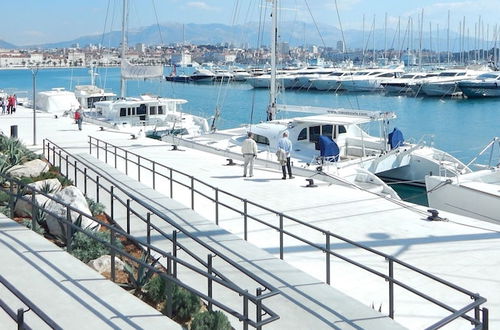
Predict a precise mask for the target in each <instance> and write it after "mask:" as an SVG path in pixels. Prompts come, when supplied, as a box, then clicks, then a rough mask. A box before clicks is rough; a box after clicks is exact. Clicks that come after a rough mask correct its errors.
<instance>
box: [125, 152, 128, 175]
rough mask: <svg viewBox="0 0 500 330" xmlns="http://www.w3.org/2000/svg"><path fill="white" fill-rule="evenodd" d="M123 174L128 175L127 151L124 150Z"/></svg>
mask: <svg viewBox="0 0 500 330" xmlns="http://www.w3.org/2000/svg"><path fill="white" fill-rule="evenodd" d="M125 174H127V175H128V151H127V150H125Z"/></svg>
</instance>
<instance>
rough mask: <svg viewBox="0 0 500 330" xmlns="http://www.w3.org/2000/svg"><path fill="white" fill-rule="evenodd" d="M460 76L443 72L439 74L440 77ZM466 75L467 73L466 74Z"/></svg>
mask: <svg viewBox="0 0 500 330" xmlns="http://www.w3.org/2000/svg"><path fill="white" fill-rule="evenodd" d="M458 74H459V72H441V73H440V74H439V76H440V77H455V76H457V75H458ZM464 74H465V73H464Z"/></svg>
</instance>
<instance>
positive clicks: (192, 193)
mask: <svg viewBox="0 0 500 330" xmlns="http://www.w3.org/2000/svg"><path fill="white" fill-rule="evenodd" d="M191 210H194V176H192V177H191Z"/></svg>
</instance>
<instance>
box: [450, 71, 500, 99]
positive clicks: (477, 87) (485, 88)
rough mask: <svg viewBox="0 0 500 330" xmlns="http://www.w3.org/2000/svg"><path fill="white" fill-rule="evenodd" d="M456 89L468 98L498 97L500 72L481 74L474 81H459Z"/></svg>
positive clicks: (499, 92) (499, 95)
mask: <svg viewBox="0 0 500 330" xmlns="http://www.w3.org/2000/svg"><path fill="white" fill-rule="evenodd" d="M458 88H460V90H461V91H462V92H463V93H464V95H465V96H467V97H469V98H474V97H500V72H498V71H496V72H488V73H483V74H481V75H479V76H477V77H476V79H472V80H462V81H459V82H458Z"/></svg>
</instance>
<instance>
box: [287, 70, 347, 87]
mask: <svg viewBox="0 0 500 330" xmlns="http://www.w3.org/2000/svg"><path fill="white" fill-rule="evenodd" d="M335 70H338V69H334V68H321V67H307V68H305V69H299V70H297V71H296V72H294V73H292V74H290V75H289V76H286V77H283V78H282V84H283V87H284V88H288V89H309V88H311V79H317V78H320V77H323V76H327V75H329V74H330V73H332V72H334V71H335Z"/></svg>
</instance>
